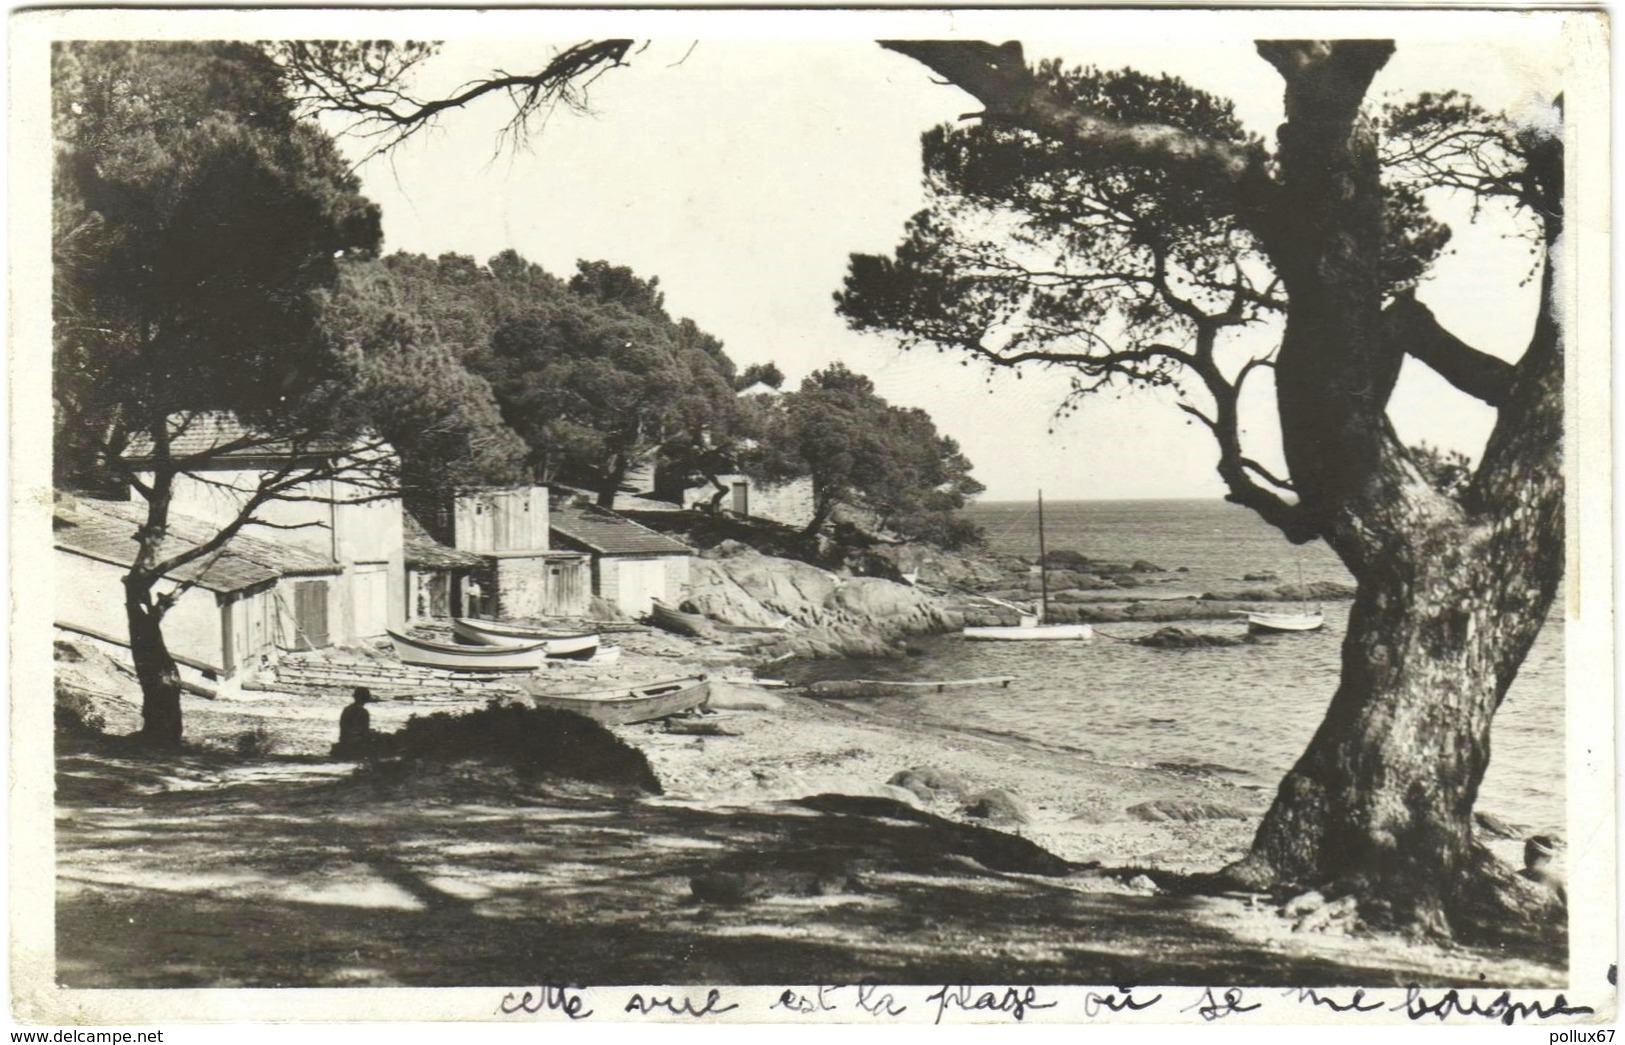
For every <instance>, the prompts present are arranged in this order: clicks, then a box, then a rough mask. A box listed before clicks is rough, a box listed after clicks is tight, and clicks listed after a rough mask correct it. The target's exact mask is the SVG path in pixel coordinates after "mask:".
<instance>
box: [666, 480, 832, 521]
mask: <svg viewBox="0 0 1625 1045" xmlns="http://www.w3.org/2000/svg"><path fill="white" fill-rule="evenodd" d="M717 478H718V479H720V480H721V481H722V484H723V485H724V486H727V487H729V489H730V492H729V493H728V494H727V495H725V496H724V497H723V498H722V503H721V507H722V509H723V510H724V511H729V512H735V511H737V508H736V507H735V503H734V494H733V493H732V492H731V491H732V488H733V484H734V483H736V482H741V481H748V480H745V477H744V476H742V475H719V476H718V477H717ZM716 492H717V488H716V487H714V486H712V485H711V484H709V483H707V484H705V485H704V486H694V487H690V488H689V489H688V490H685V491H684V492H683V505H684V507H694V506H695V505H705V504H709V503H710V502H711V498H712V497H713V496H715V495H716ZM747 501H748V504H747V505H746V511H745V515H746V517H747V518H751V519H766V520H768V521H770V522H776V523H783V524H784V525H785V526H794V527H795V528H797V529H801V528H802V527H804V526H806V525H807V524H808V523H810V522H812V517H813V490H812V480H811V479H796V480H794V481H792V482H788V483H784V484H783V485H781V486H768V485H765V484H759V483H756V482H750V492H749V493H748V495H747Z"/></svg>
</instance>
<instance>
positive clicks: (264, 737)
mask: <svg viewBox="0 0 1625 1045" xmlns="http://www.w3.org/2000/svg"><path fill="white" fill-rule="evenodd" d="M233 746H234V747H235V748H236V749H237V753H238V754H239V755H242V756H243V757H244V758H263V757H265V756H266V755H269V754H270V753H271V752H272V751H273V750H275V749H276V737H275V736H274V735H272V733H271V731H270V730H269V729H266V728H265V727H264V726H255V727H254V728H253V729H245V730H244V731H243V732H241V733H239V734H237V739H236V741H235V742H234V744H233Z"/></svg>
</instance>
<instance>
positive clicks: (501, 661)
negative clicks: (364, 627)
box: [389, 628, 547, 671]
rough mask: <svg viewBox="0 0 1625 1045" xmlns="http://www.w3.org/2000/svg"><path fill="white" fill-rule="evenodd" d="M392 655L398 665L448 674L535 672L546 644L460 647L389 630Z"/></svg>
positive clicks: (543, 658) (543, 654) (544, 654)
mask: <svg viewBox="0 0 1625 1045" xmlns="http://www.w3.org/2000/svg"><path fill="white" fill-rule="evenodd" d="M389 640H390V641H391V642H393V643H394V644H395V655H396V656H397V657H399V658H400V659H401V663H402V664H417V665H419V666H421V667H426V668H443V669H446V670H448V671H535V670H536V669H537V668H539V667H541V666H542V665H543V664H544V663H546V662H547V643H546V642H530V643H523V644H516V645H507V646H464V645H461V644H458V643H451V642H431V641H430V640H428V639H420V638H416V637H414V636H412V635H404V634H402V633H401V632H398V631H396V630H394V629H393V628H391V629H389Z"/></svg>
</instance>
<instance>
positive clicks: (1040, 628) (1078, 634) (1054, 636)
mask: <svg viewBox="0 0 1625 1045" xmlns="http://www.w3.org/2000/svg"><path fill="white" fill-rule="evenodd" d="M965 637H966V638H967V639H973V640H975V641H978V642H1064V641H1077V640H1079V639H1092V638H1094V637H1095V629H1093V628H1091V627H1090V626H1089V625H1087V624H1031V625H1021V624H1016V625H1010V626H1005V627H999V626H993V627H986V628H966V629H965Z"/></svg>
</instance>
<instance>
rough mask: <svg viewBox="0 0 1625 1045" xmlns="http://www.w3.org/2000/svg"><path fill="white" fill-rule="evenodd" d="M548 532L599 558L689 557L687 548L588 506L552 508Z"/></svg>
mask: <svg viewBox="0 0 1625 1045" xmlns="http://www.w3.org/2000/svg"><path fill="white" fill-rule="evenodd" d="M549 524H550V528H551V529H552V531H553V532H554V533H556V534H558V535H559V536H561V537H563V538H565V539H566V540H568V541H571V542H573V543H575V544H578V545H581V546H582V547H584V548H586V549H588V550H589V551H593V552H597V553H598V554H600V555H690V554H692V553H693V549H691V548H690V547H689V546H688V545H686V544H683V543H682V542H681V541H674V540H672V539H671V538H670V537H667V536H666V535H664V534H660V533H656V532H655V531H653V530H651V529H649V528H648V527H647V526H642V525H640V524H638V523H635V522H633V521H632V520H631V519H628V518H626V517H625V516H623V515H616V514H615V513H614V512H612V511H609V510H608V509H605V508H599V507H598V506H596V505H590V504H562V505H558V506H556V507H554V508H553V510H552V515H551V518H550V519H549Z"/></svg>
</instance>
